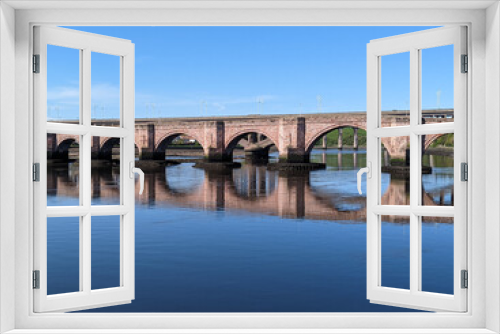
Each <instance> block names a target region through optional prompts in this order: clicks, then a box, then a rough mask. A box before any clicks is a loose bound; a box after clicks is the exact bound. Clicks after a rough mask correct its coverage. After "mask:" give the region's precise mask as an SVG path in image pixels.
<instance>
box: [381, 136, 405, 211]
mask: <svg viewBox="0 0 500 334" xmlns="http://www.w3.org/2000/svg"><path fill="white" fill-rule="evenodd" d="M380 141H381V150H382V157H381V162H382V163H381V175H380V185H381V187H380V189H381V200H380V203H381V204H382V205H409V204H410V137H408V136H405V137H386V138H381V139H380Z"/></svg>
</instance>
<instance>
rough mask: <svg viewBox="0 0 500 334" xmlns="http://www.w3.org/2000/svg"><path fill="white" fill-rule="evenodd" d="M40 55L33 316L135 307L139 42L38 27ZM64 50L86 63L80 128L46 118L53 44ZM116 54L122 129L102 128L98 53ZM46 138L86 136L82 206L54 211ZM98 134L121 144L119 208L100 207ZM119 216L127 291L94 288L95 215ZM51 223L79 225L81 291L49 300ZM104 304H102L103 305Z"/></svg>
mask: <svg viewBox="0 0 500 334" xmlns="http://www.w3.org/2000/svg"><path fill="white" fill-rule="evenodd" d="M34 42H35V43H34V52H35V54H37V55H38V56H39V66H38V67H39V73H37V74H36V75H34V76H33V84H34V87H33V89H34V94H33V97H34V100H33V104H34V111H35V113H34V118H33V122H34V123H33V124H34V128H33V130H34V139H35V140H34V147H33V152H34V157H33V159H34V162H35V163H38V164H39V166H40V167H39V173H40V182H35V184H33V202H34V224H33V225H34V241H33V242H34V248H33V249H34V252H33V254H34V256H33V265H34V267H33V268H34V270H38V272H39V287H38V289H34V291H33V292H34V310H35V312H37V313H40V312H51V311H52V312H53V311H62V310H65V311H75V310H84V309H89V308H96V307H104V306H111V305H120V304H126V303H130V302H131V300H133V299H134V294H135V275H134V267H135V259H134V258H135V246H134V240H135V238H134V236H135V232H134V230H135V229H134V227H135V190H134V187H135V185H134V178H132V177H131V176H130V173H132V174H133V170H132V169H133V168H134V160H135V158H134V140H135V138H134V137H135V115H134V110H135V108H134V106H135V102H134V87H135V85H134V80H135V79H134V69H135V62H134V44H133V43H131V42H130V41H129V40H124V39H119V38H111V37H107V36H101V35H96V34H91V33H86V32H81V31H77V30H72V29H65V28H60V27H47V26H36V27H34ZM48 45H57V46H59V47H64V48H72V49H73V50H75V51H76V50H78V53H79V59H80V64H79V65H80V117H79V124H65V123H57V122H50V121H48V120H47V108H46V105H47V69H48V68H47V53H48V52H47V46H48ZM93 52H99V53H102V54H108V55H113V56H115V57H116V59H118V60H119V64H120V69H119V83H120V87H119V90H120V95H119V99H120V109H119V118H120V126H119V127H109V126H96V125H92V121H91V72H92V70H91V67H92V59H91V57H92V53H93ZM47 133H57V134H72V135H78V136H80V140H79V141H78V142H79V143H80V154H79V155H80V158H79V161H80V166H79V168H80V178H79V183H80V186H79V189H80V192H79V205H74V206H47V182H45V181H46V180H45V179H44V177H43V175H47V154H46V152H47V142H46V137H47ZM92 136H101V137H115V138H119V140H120V153H119V155H120V176H119V177H120V202H119V204H117V205H93V204H92V194H91V187H90V184H91V173H92V172H91V163H92V161H91V159H92V158H91V143H92ZM93 216H96V217H98V216H115V217H118V218H119V222H120V228H119V239H120V243H119V245H120V247H119V248H120V263H119V268H120V269H119V275H120V283H119V284H120V285H119V286H116V287H111V288H105V289H92V284H91V276H92V275H91V263H92V259H91V256H92V245H91V239H92V236H91V235H92V232H91V231H92V227H91V225H92V217H93ZM51 217H72V218H74V219H78V220H79V229H80V233H79V235H80V238H79V245H80V247H79V264H80V270H79V273H80V277H79V283H80V284H79V290H78V291H76V292H70V293H59V294H53V295H48V294H47V225H48V224H47V223H48V218H51ZM98 305H101V306H98Z"/></svg>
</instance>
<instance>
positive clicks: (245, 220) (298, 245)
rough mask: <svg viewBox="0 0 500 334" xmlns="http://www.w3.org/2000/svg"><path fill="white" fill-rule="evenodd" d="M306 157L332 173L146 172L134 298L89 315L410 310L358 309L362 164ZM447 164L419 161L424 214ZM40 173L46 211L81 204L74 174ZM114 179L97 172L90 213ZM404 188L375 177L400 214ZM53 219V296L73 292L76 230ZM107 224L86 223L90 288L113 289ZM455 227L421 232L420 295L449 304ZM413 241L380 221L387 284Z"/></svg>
mask: <svg viewBox="0 0 500 334" xmlns="http://www.w3.org/2000/svg"><path fill="white" fill-rule="evenodd" d="M323 153H324V154H323ZM312 158H313V160H314V161H325V163H326V164H327V166H328V168H327V169H325V170H320V171H313V172H310V173H307V174H301V175H283V174H280V173H279V172H275V171H268V170H266V168H265V166H256V165H248V164H244V165H243V167H242V168H241V169H235V170H233V171H232V172H231V173H228V174H214V173H209V172H206V171H204V170H201V169H196V168H193V167H192V164H190V163H182V164H179V165H175V166H170V167H166V168H162V169H160V170H156V171H153V172H148V173H146V184H145V189H144V193H143V195H141V196H139V195H138V194H136V195H137V196H136V200H137V202H136V230H135V236H136V240H135V241H136V243H135V246H136V247H135V259H136V298H135V300H134V301H133V302H132V303H131V304H127V305H121V306H112V307H105V308H101V309H92V310H90V312H392V311H405V310H406V311H413V310H409V309H404V308H396V307H388V306H381V305H376V304H371V303H370V302H369V301H368V300H367V299H366V290H365V289H366V226H365V221H366V220H365V219H366V207H365V202H366V198H364V197H363V196H360V195H358V193H357V187H356V172H357V170H358V168H361V167H363V166H365V163H366V153H365V152H363V151H357V152H356V151H354V150H353V151H348V150H345V149H344V150H343V151H338V150H336V149H333V150H326V151H323V150H315V151H313V152H312ZM426 159H427V158H426ZM450 159H451V160H450ZM450 161H452V158H450V157H439V156H435V157H433V159H432V161H430V160H429V161H426V163H427V162H429V163H432V164H433V166H434V167H433V173H432V174H429V175H424V180H423V181H424V190H425V191H424V192H423V193H425V195H424V203H426V204H428V205H429V204H430V205H451V204H452V202H453V196H452V194H453V168H452V167H449V166H450ZM48 170H49V174H48V188H49V190H48V192H49V193H48V195H49V196H48V202H49V203H48V204H49V205H78V193H79V189H78V186H77V185H78V181H79V175H78V167H77V166H76V165H75V164H69V165H68V164H55V163H53V164H51V165H50V166H49V169H48ZM118 176H119V168H117V167H111V166H108V167H102V168H93V170H92V196H93V198H92V203H94V204H116V203H118V199H119V184H118V180H119V177H118ZM136 189H137V188H136ZM408 189H409V186H408V184H407V182H406V181H405V180H397V179H392V180H391V176H390V175H389V174H383V175H382V192H383V196H382V199H383V201H384V203H386V204H395V205H397V204H408V199H409V198H408ZM442 194H443V195H442ZM97 218H99V217H97ZM61 219H63V221H62V222H60V223H57V222H54V221H51V222H50V226H51V229H50V230H49V232H50V233H48V252H49V255H48V258H49V261H48V266H49V270H48V271H49V273H48V277H49V278H48V280H47V282H48V286H49V291H52V290H50V289H53V290H54V289H57V291H61V289H65V290H64V291H65V292H73V291H78V287H79V284H78V282H79V281H78V277H79V261H78V258H79V251H78V249H79V248H78V246H77V245H76V247H75V245H74V243H75V242H76V243H78V240H79V239H78V238H79V234H78V233H79V232H78V231H79V222H78V220H76V221H73V222H72V221H71V220H69V219H65V218H61ZM93 219H94V218H93ZM107 220H108V218H106V220H99V219H96V221H94V220H93V223H92V231H94V228H97V231H94V232H95V233H94V232H93V233H94V236H93V237H92V238H94V237H96V238H97V239H96V242H94V240H93V241H92V249H93V252H94V250H95V256H94V255H92V261H93V262H92V263H93V264H92V272H93V273H99V272H100V273H102V274H103V276H102V277H100V276H99V277H93V278H92V280H93V282H94V281H96V282H97V283H98V284H100V286H116V284H119V270H118V269H116V270H114V269H113V268H118V266H117V263H118V260H119V258H120V257H119V247H118V242H119V225H113V224H112V219H110V221H109V224H103V222H106V221H107ZM94 222H95V224H94ZM452 222H453V221H452V220H451V219H449V218H435V217H429V218H428V219H427V220H426V221H422V224H421V228H422V230H421V231H422V268H423V269H422V270H423V271H422V282H423V283H422V287H423V289H425V291H430V292H440V293H448V294H449V293H453V230H454V229H453V224H452ZM54 224H55V225H54ZM112 226H115V229H112ZM68 231H73V232H72V233H73V234H69V233H68ZM409 234H410V228H409V224H408V219H407V217H396V216H384V217H383V218H382V242H383V246H382V279H383V284H384V285H387V286H390V287H401V288H407V287H408V284H409V272H410V269H409V268H410V265H409V263H410V261H409ZM113 238H114V239H113ZM75 240H76V241H75ZM99 240H101V242H100V243H99ZM110 240H111V244H108V243H109V242H110ZM113 240H115V241H114V242H115V243H113ZM56 246H57V247H56ZM99 247H100V248H99ZM61 249H64V250H65V251H64V252H61V251H60V250H61ZM93 254H94V253H93ZM106 254H111V255H113V254H114V255H113V256H114V257H113V258H111V257H110V256H111V255H109V256H108V255H106ZM63 255H64V256H63ZM104 255H106V256H104ZM108 258H109V259H108ZM113 259H114V260H113ZM69 277H72V278H73V279H70V278H69ZM111 279H113V281H112V280H111ZM105 284H107V285H105ZM113 284H115V285H113ZM70 285H71V286H70ZM165 301H167V302H165Z"/></svg>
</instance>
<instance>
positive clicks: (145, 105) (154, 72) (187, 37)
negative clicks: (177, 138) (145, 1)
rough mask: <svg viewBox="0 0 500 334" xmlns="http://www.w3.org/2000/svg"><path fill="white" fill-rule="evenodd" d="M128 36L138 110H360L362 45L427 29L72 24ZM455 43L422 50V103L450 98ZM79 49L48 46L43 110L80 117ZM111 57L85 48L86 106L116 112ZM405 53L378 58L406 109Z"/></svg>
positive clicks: (446, 103)
mask: <svg viewBox="0 0 500 334" xmlns="http://www.w3.org/2000/svg"><path fill="white" fill-rule="evenodd" d="M70 28H71V29H77V30H82V31H88V32H92V33H97V34H102V35H108V36H114V37H119V38H124V39H129V40H131V41H132V42H133V43H135V52H136V117H139V118H140V117H179V116H194V117H196V116H219V115H246V114H257V113H258V114H299V113H312V112H349V111H365V110H366V44H367V43H369V41H370V40H372V39H377V38H382V37H388V36H393V35H398V34H403V33H409V32H413V31H419V30H425V29H429V27H70ZM452 54H453V47H452V46H446V47H440V48H436V49H432V50H424V51H423V54H422V68H423V69H422V86H423V88H422V105H423V108H424V109H430V108H437V107H440V108H448V107H452V106H453V71H452V70H453V68H452V66H453V64H452V58H451V57H452ZM78 63H79V61H78V52H77V51H76V50H63V49H62V48H60V47H54V46H50V48H49V55H48V67H49V68H48V72H49V73H48V99H49V101H48V109H49V110H48V116H49V118H75V117H77V115H78V111H77V110H78V109H77V108H78V91H79V88H78V75H79V74H78ZM118 71H119V60H118V57H115V56H109V55H100V54H93V55H92V113H93V117H96V118H107V117H113V116H115V115H118V94H119V79H118V78H119V72H118ZM408 100H409V57H408V55H407V54H406V55H405V54H400V55H393V56H385V57H384V58H383V59H382V109H383V110H393V109H407V108H408V103H409V101H408Z"/></svg>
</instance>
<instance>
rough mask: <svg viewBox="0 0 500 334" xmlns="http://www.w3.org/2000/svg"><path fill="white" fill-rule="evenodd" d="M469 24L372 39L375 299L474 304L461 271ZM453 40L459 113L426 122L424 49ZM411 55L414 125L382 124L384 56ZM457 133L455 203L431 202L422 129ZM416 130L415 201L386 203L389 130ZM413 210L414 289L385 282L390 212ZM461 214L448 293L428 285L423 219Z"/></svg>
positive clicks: (415, 304)
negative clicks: (425, 192)
mask: <svg viewBox="0 0 500 334" xmlns="http://www.w3.org/2000/svg"><path fill="white" fill-rule="evenodd" d="M466 34H467V29H466V27H464V26H450V27H440V28H434V29H428V30H423V31H418V32H413V33H409V34H402V35H397V36H392V37H386V38H381V39H376V40H372V41H370V43H369V44H368V46H367V89H366V90H367V128H368V130H367V139H366V141H367V165H368V168H369V169H371V171H370V172H369V173H368V175H371V177H369V178H368V179H367V209H366V210H367V219H366V220H367V221H366V225H367V228H366V234H367V245H366V248H367V250H368V252H367V263H368V266H367V278H366V280H367V297H368V299H369V300H370V302H372V303H377V304H384V305H392V306H401V307H405V306H408V307H409V308H415V309H421V310H430V311H436V310H441V311H443V310H444V311H446V310H447V311H456V312H463V311H465V310H467V294H468V291H467V289H464V288H462V284H461V271H462V270H467V249H466V245H467V197H466V195H467V185H468V182H465V181H461V176H460V173H461V163H467V122H466V115H467V93H466V92H467V76H468V75H469V73H462V64H461V61H462V55H466V54H467V38H466V36H467V35H466ZM445 45H452V46H453V56H452V59H451V61H452V62H453V63H452V66H453V86H454V88H453V90H454V94H453V97H454V98H453V100H454V119H453V122H450V123H440V124H423V123H422V121H421V120H422V114H421V98H422V97H421V92H422V51H423V50H425V49H432V48H436V47H440V46H445ZM403 52H407V53H408V55H409V64H408V68H407V70H408V72H409V81H410V82H409V86H410V87H409V89H410V92H409V95H410V122H409V124H408V125H403V126H393V127H383V126H382V124H381V115H382V114H381V112H382V104H381V102H382V101H381V98H382V96H381V92H382V89H383V87H382V76H383V60H382V59H383V57H384V56H387V55H394V54H402V53H403ZM446 133H454V134H455V136H454V143H455V145H454V154H453V156H454V198H455V203H454V205H453V206H425V205H423V203H421V198H422V190H421V189H422V184H421V180H422V170H421V167H420V166H422V154H423V152H422V142H421V140H422V137H421V136H422V135H427V134H446ZM400 136H408V138H409V141H410V142H409V143H410V161H411V164H410V165H411V166H410V174H411V175H410V179H409V182H410V204H409V205H384V204H382V203H381V195H382V194H381V189H382V183H381V175H382V173H381V159H380V157H381V154H382V152H381V140H382V138H384V137H400ZM383 215H400V216H405V217H407V219H408V221H409V224H410V235H409V254H408V255H409V269H410V270H409V289H400V288H393V287H387V286H384V285H383V274H382V248H383V241H382V226H381V223H382V220H381V219H382V216H383ZM425 216H427V217H436V216H438V217H451V218H452V219H453V235H454V237H453V283H452V286H453V293H452V294H442V293H432V292H427V291H425V290H422V233H421V231H422V223H421V219H422V218H423V217H425Z"/></svg>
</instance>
